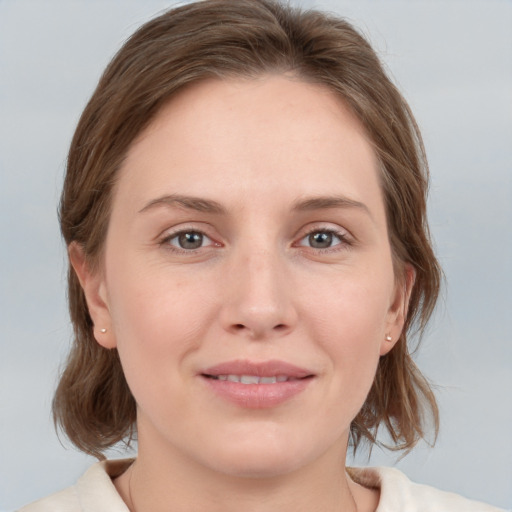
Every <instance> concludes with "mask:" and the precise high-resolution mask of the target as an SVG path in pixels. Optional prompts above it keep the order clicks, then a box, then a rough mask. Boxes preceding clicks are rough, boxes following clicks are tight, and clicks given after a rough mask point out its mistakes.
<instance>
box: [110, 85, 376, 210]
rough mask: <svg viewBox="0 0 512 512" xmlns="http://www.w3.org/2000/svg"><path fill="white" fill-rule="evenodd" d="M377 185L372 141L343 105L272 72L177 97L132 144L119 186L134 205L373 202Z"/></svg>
mask: <svg viewBox="0 0 512 512" xmlns="http://www.w3.org/2000/svg"><path fill="white" fill-rule="evenodd" d="M378 181H379V180H378V165H377V159H376V157H375V154H374V151H373V149H372V147H371V144H370V143H369V141H368V139H367V136H366V133H365V131H364V129H363V127H362V125H361V123H360V122H359V120H358V119H357V118H356V117H355V116H354V115H353V114H352V112H351V111H350V110H349V109H348V107H347V106H346V105H345V104H344V102H343V101H342V99H341V98H340V97H339V96H337V95H336V94H335V93H334V92H332V91H331V90H330V89H328V88H327V87H325V86H321V85H317V84H312V83H307V82H303V81H300V80H298V79H296V78H294V77H290V76H284V75H274V76H264V77H260V78H258V79H251V80H249V79H236V80H235V79H230V80H207V81H203V82H200V83H197V84H194V85H192V86H189V87H187V88H185V89H184V90H182V91H180V92H179V93H178V94H177V95H176V96H174V97H173V98H172V99H171V100H170V101H169V102H168V103H167V104H166V105H165V106H164V107H163V108H162V109H161V111H160V112H159V113H158V114H157V116H156V117H155V119H154V120H153V122H152V123H151V124H150V125H149V126H148V127H147V128H146V129H145V130H144V131H143V132H142V133H141V134H140V136H139V137H138V138H137V139H136V140H135V142H134V143H133V144H132V146H131V147H130V149H129V151H128V154H127V158H126V160H125V162H124V165H123V168H122V170H121V177H120V180H119V183H118V185H119V189H120V191H121V190H122V189H131V190H132V195H133V194H134V196H133V197H132V200H134V201H135V200H137V201H140V200H142V198H141V196H142V195H145V196H146V197H145V199H146V200H148V199H151V197H150V196H153V197H157V196H159V195H162V193H184V194H190V195H199V196H203V195H205V194H207V195H208V196H209V197H212V196H216V197H212V199H215V200H222V201H229V200H230V198H231V199H233V200H234V199H236V198H237V197H238V198H240V197H261V196H265V195H267V196H268V195H269V194H272V193H276V194H277V193H278V192H279V195H278V197H280V198H282V199H283V201H285V200H286V198H289V199H290V201H296V200H297V199H298V198H300V196H302V195H306V194H307V195H326V194H335V193H342V194H344V195H350V196H351V197H352V198H353V199H354V200H358V201H361V200H363V199H365V198H366V200H377V201H379V200H380V187H379V185H378ZM135 196H136V197H135ZM274 199H275V198H274ZM381 202H382V201H381Z"/></svg>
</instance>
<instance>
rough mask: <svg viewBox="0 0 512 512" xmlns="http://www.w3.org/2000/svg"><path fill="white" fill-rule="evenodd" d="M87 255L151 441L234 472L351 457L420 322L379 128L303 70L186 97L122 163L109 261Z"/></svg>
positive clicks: (157, 449)
mask: <svg viewBox="0 0 512 512" xmlns="http://www.w3.org/2000/svg"><path fill="white" fill-rule="evenodd" d="M72 257H73V255H72ZM78 259H79V258H76V257H75V258H74V263H75V267H76V268H77V270H78V273H79V274H80V277H81V279H82V282H83V284H84V287H85V290H86V293H87V297H88V302H89V306H90V310H91V315H92V317H93V320H94V323H95V326H96V327H95V329H96V330H95V332H96V338H97V339H98V342H99V343H100V344H102V345H104V346H106V347H109V348H112V347H117V349H118V350H119V354H120V357H121V361H122V365H123V369H124V372H125V374H126V379H127V381H128V384H129V386H130V389H131V390H132V392H133V395H134V397H135V399H136V402H137V407H138V409H137V410H138V430H139V450H140V452H141V454H142V453H144V452H145V453H152V454H153V456H155V457H158V456H162V454H165V456H166V457H171V456H172V457H175V458H176V459H177V460H180V461H181V463H184V462H187V461H188V462H190V463H191V464H199V466H198V467H202V468H208V469H210V470H214V471H218V472H221V473H225V474H238V475H248V476H251V475H256V476H269V475H276V474H284V473H287V472H290V471H293V470H295V469H298V468H301V467H305V466H307V465H308V464H314V463H316V462H317V461H319V460H321V459H323V458H325V457H327V458H329V457H330V458H332V460H336V463H339V460H340V457H343V456H344V454H345V450H346V444H347V439H348V433H349V428H350V423H351V421H352V420H353V418H354V417H355V416H356V414H357V413H358V411H359V409H360V408H361V406H362V405H363V403H364V400H365V398H366V395H367V393H368V391H369V389H370V387H371V384H372V381H373V378H374V375H375V371H376V367H377V363H378V360H379V357H380V356H381V355H383V354H385V353H386V352H387V351H388V350H390V349H391V347H392V345H393V341H386V336H387V335H389V336H391V338H392V340H396V339H397V338H398V336H399V334H400V331H401V327H402V324H403V312H404V308H405V303H404V302H405V298H404V295H406V294H405V292H404V288H403V286H396V282H395V277H394V274H393V264H392V258H391V250H390V245H389V240H388V233H387V228H386V218H385V211H384V202H383V197H382V191H381V188H380V186H379V179H378V163H377V161H376V158H375V155H374V153H373V151H372V149H371V146H370V144H369V142H368V140H367V139H366V136H365V133H364V131H363V129H362V127H361V126H360V124H359V122H358V121H357V120H356V119H355V117H354V116H353V115H351V113H350V112H349V111H348V109H347V108H346V107H345V106H344V104H343V103H342V102H341V101H340V100H339V98H337V97H336V96H335V95H334V94H333V93H331V92H330V91H329V90H327V89H326V88H323V87H321V86H318V85H312V84H308V83H303V82H300V81H298V80H293V79H291V78H289V77H285V76H269V77H263V78H261V79H259V80H238V81H236V80H232V81H220V80H219V81H214V80H211V81H206V82H203V83H200V84H196V85H194V86H192V87H189V88H188V89H186V90H184V91H183V92H181V93H180V94H179V95H177V96H176V97H175V98H173V99H172V101H171V102H170V103H169V104H168V105H166V106H165V107H164V108H163V109H162V111H161V112H160V113H159V114H158V116H157V117H156V119H155V120H154V121H153V122H152V124H151V125H150V126H149V128H148V129H146V130H145V131H144V132H143V133H142V134H141V135H140V137H138V139H137V140H136V141H135V142H134V144H133V145H132V146H131V148H130V150H129V152H128V155H127V158H126V160H125V162H124V164H123V167H122V169H121V170H120V174H119V181H118V183H117V187H116V189H115V193H114V198H113V204H112V216H111V219H110V224H109V229H108V234H107V240H106V247H105V252H104V259H103V262H102V266H101V271H100V272H97V273H96V274H91V275H89V274H87V272H85V271H84V270H83V269H82V270H81V269H80V264H79V263H78ZM102 327H106V328H107V329H108V331H107V332H106V333H104V334H102V333H101V332H100V329H101V328H102Z"/></svg>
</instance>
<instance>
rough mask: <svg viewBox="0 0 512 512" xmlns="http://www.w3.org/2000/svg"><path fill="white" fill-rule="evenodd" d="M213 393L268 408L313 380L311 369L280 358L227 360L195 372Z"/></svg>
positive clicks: (243, 404)
mask: <svg viewBox="0 0 512 512" xmlns="http://www.w3.org/2000/svg"><path fill="white" fill-rule="evenodd" d="M199 376H200V377H201V378H202V380H203V382H204V383H205V384H206V385H207V389H208V390H209V391H210V392H213V395H214V396H216V397H219V398H221V399H222V400H225V401H227V402H229V403H231V404H233V405H235V406H237V407H241V408H244V409H268V408H272V407H277V406H279V405H281V404H284V403H286V402H289V401H290V400H291V399H292V398H294V397H297V396H298V395H300V394H301V393H302V392H303V391H305V390H306V389H307V388H308V387H309V386H310V385H311V383H312V382H313V381H314V380H315V374H314V372H311V371H310V370H308V369H306V368H301V367H298V366H295V365H293V364H290V363H287V362H284V361H277V360H271V361H263V362H254V361H247V360H234V361H227V362H224V363H221V364H218V365H215V366H213V367H210V368H206V369H204V370H203V371H202V372H200V375H199Z"/></svg>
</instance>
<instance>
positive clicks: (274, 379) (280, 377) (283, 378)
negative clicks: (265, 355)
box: [206, 374, 297, 384]
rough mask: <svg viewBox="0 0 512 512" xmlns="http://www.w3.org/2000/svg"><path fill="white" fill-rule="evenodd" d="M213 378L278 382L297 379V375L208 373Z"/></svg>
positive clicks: (247, 382)
mask: <svg viewBox="0 0 512 512" xmlns="http://www.w3.org/2000/svg"><path fill="white" fill-rule="evenodd" d="M206 377H209V378H211V379H216V380H226V381H229V382H240V383H241V384H276V383H277V382H288V381H290V380H297V379H296V378H295V377H288V376H286V375H274V376H273V377H259V376H258V375H233V374H230V375H206Z"/></svg>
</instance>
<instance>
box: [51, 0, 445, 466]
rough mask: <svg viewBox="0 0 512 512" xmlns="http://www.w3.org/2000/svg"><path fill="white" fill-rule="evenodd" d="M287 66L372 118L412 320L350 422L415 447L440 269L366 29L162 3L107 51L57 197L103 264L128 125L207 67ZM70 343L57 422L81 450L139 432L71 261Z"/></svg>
mask: <svg viewBox="0 0 512 512" xmlns="http://www.w3.org/2000/svg"><path fill="white" fill-rule="evenodd" d="M276 72H291V73H293V74H295V76H297V77H299V78H300V79H303V80H307V81H312V82H315V83H319V84H323V85H324V86H327V87H328V88H330V89H331V90H333V91H335V92H336V93H337V94H338V95H339V96H340V97H341V98H343V100H344V101H345V103H346V104H347V105H349V107H350V108H351V109H352V110H353V112H354V113H355V114H356V115H357V117H358V118H359V120H360V121H361V122H362V124H363V125H364V127H365V129H366V131H367V133H368V136H369V139H370V140H371V142H372V144H373V146H374V149H375V151H376V154H377V156H378V158H379V160H380V164H381V171H382V172H381V175H382V176H381V179H382V187H383V192H384V196H385V203H386V209H387V220H388V224H389V236H390V243H391V247H392V251H393V255H394V258H395V271H396V273H397V276H400V275H401V273H402V271H403V267H404V263H406V262H407V263H410V264H411V265H412V266H413V267H414V268H415V270H416V281H415V285H414V288H413V290H412V294H411V297H410V304H409V309H408V314H407V318H406V321H405V327H404V330H403V332H402V335H401V337H400V339H399V341H398V342H397V344H396V345H395V347H394V348H393V350H392V351H391V352H390V353H389V354H388V355H386V356H385V357H382V358H381V360H380V362H379V366H378V370H377V375H376V377H375V381H374V383H373V386H372V388H371V391H370V393H369V395H368V397H367V400H366V402H365V404H364V406H363V408H362V410H361V411H360V412H359V414H358V415H357V417H356V418H355V419H354V421H353V422H352V425H351V439H352V443H353V446H354V449H355V448H357V446H358V445H359V444H360V441H361V440H363V439H366V440H368V441H370V442H371V443H376V442H377V441H376V433H377V429H378V427H379V425H381V424H383V425H384V426H385V427H386V428H387V430H388V431H389V434H390V437H391V440H392V446H391V448H394V449H410V448H412V447H413V446H414V444H415V443H416V442H417V440H418V439H419V438H422V437H423V438H424V437H425V427H424V425H425V423H426V421H427V419H429V418H430V419H433V424H434V429H435V432H436V433H437V429H438V410H437V406H436V402H435V399H434V396H433V393H432V391H431V388H430V386H429V385H428V383H427V381H426V380H425V378H424V377H423V376H422V375H421V373H420V372H419V370H418V369H417V367H416V366H415V364H414V362H413V360H412V358H411V355H410V351H409V349H408V345H407V339H406V337H407V334H408V333H410V332H411V330H414V331H417V330H419V331H422V330H423V329H424V327H425V325H426V323H427V321H428V319H429V317H430V315H431V313H432V311H433V308H434V306H435V303H436V300H437V296H438V293H439V285H440V276H441V272H440V269H439V266H438V263H437V261H436V259H435V256H434V254H433V251H432V247H431V243H430V239H429V233H428V226H427V221H426V194H427V186H428V169H427V163H426V158H425V154H424V148H423V144H422V141H421V135H420V133H419V131H418V128H417V126H416V123H415V121H414V118H413V116H412V113H411V111H410V110H409V107H408V105H407V103H406V102H405V100H404V99H403V98H402V96H401V95H400V93H399V92H398V91H397V89H396V88H395V86H394V85H393V84H392V83H391V81H390V80H389V78H388V77H387V75H386V73H385V71H384V70H383V68H382V66H381V63H380V62H379V59H378V57H377V56H376V54H375V52H374V51H373V49H372V48H371V46H370V45H369V44H368V42H367V41H366V40H365V39H364V38H363V37H362V36H361V35H360V34H359V33H358V32H357V31H356V30H355V29H354V28H353V27H352V26H351V25H350V24H349V23H347V22H346V21H344V20H343V19H339V18H336V17H334V16H331V15H327V14H324V13H320V12H316V11H301V10H299V9H295V8H293V7H290V6H284V5H281V4H279V3H276V2H273V1H271V0H238V1H236V2H234V1H232V0H206V1H203V2H197V3H192V4H189V5H185V6H182V7H179V8H176V9H173V10H170V11H168V12H166V13H165V14H163V15H161V16H159V17H157V18H155V19H153V20H151V21H150V22H148V23H146V24H145V25H143V26H142V27H141V28H139V29H138V30H137V31H136V32H135V34H133V36H132V37H131V38H130V39H129V40H128V41H127V42H126V43H125V45H124V46H123V47H122V48H121V50H120V51H119V52H118V53H117V55H116V56H115V57H114V59H113V60H112V62H111V63H110V64H109V66H108V67H107V69H106V70H105V73H104V74H103V76H102V78H101V79H100V81H99V84H98V86H97V88H96V90H95V92H94V94H93V96H92V98H91V100H90V101H89V103H88V105H87V107H86V108H85V110H84V112H83V114H82V117H81V119H80V121H79V123H78V127H77V129H76V132H75V135H74V138H73V141H72V143H71V148H70V151H69V158H68V165H67V173H66V178H65V183H64V188H63V192H62V198H61V204H60V221H61V229H62V233H63V236H64V239H65V241H66V243H67V244H70V243H71V242H76V243H78V244H80V245H81V246H82V248H83V251H84V254H85V256H86V258H87V260H88V262H89V264H90V265H92V266H95V265H97V264H98V262H99V257H100V254H101V251H102V247H103V244H104V241H105V236H106V231H107V226H108V222H109V215H110V204H111V199H112V197H111V196H112V190H113V186H114V184H115V181H116V173H117V171H118V169H119V167H120V165H121V163H122V161H123V158H124V157H125V155H126V153H127V150H128V148H129V147H130V144H131V143H132V141H133V140H134V138H135V137H136V136H137V135H138V134H139V133H140V132H141V131H142V130H143V129H144V128H145V127H146V126H147V125H148V123H150V122H151V120H152V118H153V117H154V116H155V114H156V113H157V112H158V111H159V109H160V108H161V107H162V106H163V104H164V103H166V102H167V101H168V100H169V99H170V97H171V96H172V95H173V94H174V93H175V92H176V91H177V90H178V89H181V88H183V87H185V86H186V85H187V84H191V83H193V82H197V81H199V80H204V79H206V78H211V77H219V78H229V77H231V76H244V77H257V76H261V75H262V74H265V73H276ZM68 279H69V308H70V313H71V320H72V322H73V326H74V343H73V346H72V349H71V352H70V355H69V358H68V361H67V364H66V367H65V369H64V371H63V374H62V376H61V380H60V383H59V386H58V388H57V391H56V394H55V398H54V402H53V411H54V418H55V421H56V423H58V424H60V426H61V428H62V429H63V430H64V431H65V432H66V434H67V435H68V437H69V438H70V439H71V441H72V442H73V443H74V444H75V445H76V446H77V447H78V448H80V449H81V450H83V451H85V452H87V453H90V454H93V455H95V456H97V457H98V458H102V451H103V450H105V449H107V448H108V447H110V446H112V445H114V444H115V443H116V442H118V441H121V440H125V441H126V440H129V439H131V438H132V437H133V436H134V434H135V419H136V406H135V401H134V399H133V396H132V395H131V393H130V390H129V389H128V385H127V383H126V380H125V378H124V375H123V370H122V368H121V364H120V361H119V357H118V354H117V351H116V350H115V349H114V350H107V349H105V348H103V347H101V346H100V345H99V344H98V343H97V342H96V341H95V339H94V336H93V324H92V320H91V317H90V316H89V312H88V309H87V304H86V301H85V296H84V293H83V291H82V289H81V287H80V284H79V282H78V279H77V276H76V275H75V273H74V271H73V269H72V268H71V267H70V269H69V276H68Z"/></svg>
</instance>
